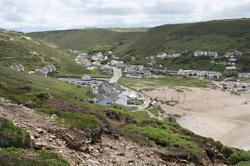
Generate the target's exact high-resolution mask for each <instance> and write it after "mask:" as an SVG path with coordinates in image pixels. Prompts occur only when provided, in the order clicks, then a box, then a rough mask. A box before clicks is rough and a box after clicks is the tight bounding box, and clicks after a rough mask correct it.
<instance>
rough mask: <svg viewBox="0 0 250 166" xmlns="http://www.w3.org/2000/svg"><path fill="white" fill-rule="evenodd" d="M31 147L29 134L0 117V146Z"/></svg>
mask: <svg viewBox="0 0 250 166" xmlns="http://www.w3.org/2000/svg"><path fill="white" fill-rule="evenodd" d="M6 147H16V148H31V147H32V141H31V138H30V135H29V134H28V133H27V132H26V131H25V130H24V129H22V128H20V127H17V126H15V125H14V124H13V123H12V122H11V121H9V120H8V119H5V118H1V117H0V148H6Z"/></svg>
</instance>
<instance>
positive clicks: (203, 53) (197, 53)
mask: <svg viewBox="0 0 250 166" xmlns="http://www.w3.org/2000/svg"><path fill="white" fill-rule="evenodd" d="M194 56H195V57H199V56H209V57H211V58H217V57H218V56H219V54H218V52H215V51H202V50H197V51H195V52H194Z"/></svg>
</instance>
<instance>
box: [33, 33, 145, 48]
mask: <svg viewBox="0 0 250 166" xmlns="http://www.w3.org/2000/svg"><path fill="white" fill-rule="evenodd" d="M143 32H144V31H139V30H136V29H135V30H133V31H129V30H125V29H114V30H112V29H110V30H109V29H83V30H80V29H76V30H62V31H48V32H34V33H29V34H28V35H29V36H31V37H36V38H40V39H43V40H46V41H49V42H52V43H55V44H56V45H57V46H59V47H60V48H65V49H74V50H85V51H86V50H89V49H91V48H95V47H97V48H105V47H107V48H116V47H118V46H119V45H123V44H124V43H127V42H129V41H130V40H133V39H134V38H136V37H138V36H140V35H141V34H142V33H143Z"/></svg>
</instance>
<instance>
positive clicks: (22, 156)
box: [0, 148, 69, 166]
mask: <svg viewBox="0 0 250 166" xmlns="http://www.w3.org/2000/svg"><path fill="white" fill-rule="evenodd" d="M0 165H2V166H9V165H18V166H34V165H36V166H69V164H68V163H67V161H65V160H64V159H62V158H61V157H60V156H59V155H57V154H55V153H53V152H51V151H48V150H41V151H34V150H24V149H15V148H6V149H1V150H0Z"/></svg>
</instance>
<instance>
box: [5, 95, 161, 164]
mask: <svg viewBox="0 0 250 166" xmlns="http://www.w3.org/2000/svg"><path fill="white" fill-rule="evenodd" d="M0 116H2V117H6V118H8V119H10V120H11V121H13V122H14V123H15V124H16V125H18V126H21V127H23V128H25V129H26V130H28V132H29V133H30V134H31V136H32V137H33V139H34V141H35V147H36V148H38V149H40V148H45V149H51V150H53V151H55V152H57V153H58V154H60V155H61V156H62V157H63V158H64V159H66V160H67V161H68V162H69V163H70V165H73V166H75V165H88V166H98V165H110V166H112V165H115V166H117V165H121V166H123V165H139V166H140V165H163V164H162V163H163V162H162V160H161V159H160V158H159V156H158V155H156V154H155V153H154V152H155V151H156V150H157V149H156V148H154V147H150V148H149V147H143V146H140V145H138V144H136V143H133V142H130V141H127V140H126V139H124V138H122V137H119V138H116V139H114V138H113V137H112V138H111V137H109V136H107V135H103V136H102V141H101V143H97V144H94V145H92V144H90V142H89V140H88V139H87V137H86V135H85V133H83V132H81V131H77V130H74V129H71V128H69V127H67V126H64V125H61V124H58V123H57V122H56V121H55V119H54V117H46V116H43V115H41V114H38V113H36V112H35V111H34V110H31V109H28V108H26V107H23V106H20V105H16V104H12V103H10V102H8V101H6V100H4V99H1V98H0ZM76 149H78V150H76Z"/></svg>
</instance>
